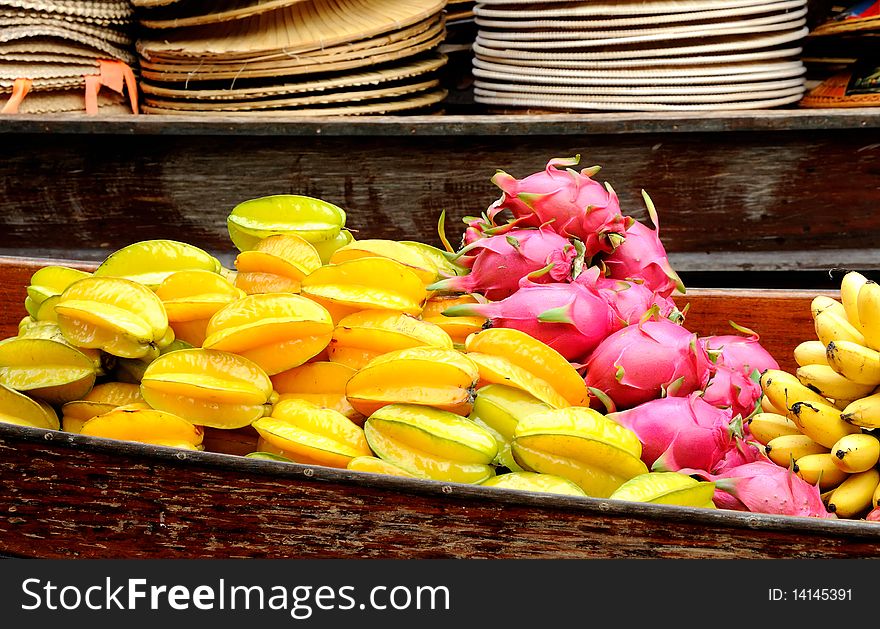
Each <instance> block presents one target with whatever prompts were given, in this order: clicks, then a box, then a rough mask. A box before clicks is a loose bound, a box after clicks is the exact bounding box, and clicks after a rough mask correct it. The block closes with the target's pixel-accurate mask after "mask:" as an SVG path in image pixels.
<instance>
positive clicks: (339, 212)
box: [226, 194, 345, 251]
mask: <svg viewBox="0 0 880 629" xmlns="http://www.w3.org/2000/svg"><path fill="white" fill-rule="evenodd" d="M344 226H345V211H343V209H342V208H340V207H337V206H335V205H333V204H332V203H328V202H327V201H322V200H321V199H315V198H313V197H308V196H303V195H297V194H276V195H271V196H266V197H259V198H256V199H250V200H248V201H244V202H242V203H239V204H238V205H236V206H235V207H234V208H233V209H232V212H231V213H230V214H229V216H228V217H227V218H226V227H227V228H228V231H229V238H230V239H231V240H232V244H234V245H235V246H236V248H237V249H238V250H239V251H248V250H249V249H253V248H254V247H255V246H256V244H257V243H258V242H259V241H260V240H262V239H263V238H267V237H269V236H272V235H275V234H296V235H297V236H301V237H302V238H305V239H306V240H308V241H309V242H310V243H312V244H315V243H319V242H324V241H328V240H334V239H335V238H336V237H337V236H338V235H339V233H340V232H341V231H342V228H343V227H344Z"/></svg>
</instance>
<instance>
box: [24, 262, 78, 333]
mask: <svg viewBox="0 0 880 629" xmlns="http://www.w3.org/2000/svg"><path fill="white" fill-rule="evenodd" d="M89 275H91V274H90V273H88V272H86V271H81V270H79V269H73V268H70V267H67V266H61V265H57V264H52V265H49V266H44V267H42V268H41V269H38V270H37V271H36V272H34V274H33V275H31V280H30V284H28V287H27V297H26V298H25V300H24V305H25V309H26V310H27V311H28V314H30V316H32V317H33V318H34V319H42V318H43V317H46V316H50V317H51V316H54V313H52V312H51V311H50V310H48V309H47V310H44V311H43V317H40V316H39V312H40V306H41V305H42V304H43V303H44V302H46V300H48V299H50V298H53V297H57V296H58V295H60V294H61V293H63V292H64V289H65V288H67V287H68V286H70V285H71V284H73V283H74V282H75V281H77V280H81V279H83V278H84V277H88V276H89ZM54 301H57V300H54ZM53 303H54V302H53Z"/></svg>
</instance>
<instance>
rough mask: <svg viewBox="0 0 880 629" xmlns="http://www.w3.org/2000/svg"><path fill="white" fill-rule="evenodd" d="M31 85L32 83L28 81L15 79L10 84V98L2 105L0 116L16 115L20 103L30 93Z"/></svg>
mask: <svg viewBox="0 0 880 629" xmlns="http://www.w3.org/2000/svg"><path fill="white" fill-rule="evenodd" d="M33 84H34V82H33V81H31V80H30V79H15V81H13V83H12V96H10V97H9V100H8V101H6V103H5V104H4V105H3V109H0V114H17V113H18V108H19V107H20V106H21V101H23V100H24V97H25V96H27V94H28V92H30V91H31V86H32V85H33Z"/></svg>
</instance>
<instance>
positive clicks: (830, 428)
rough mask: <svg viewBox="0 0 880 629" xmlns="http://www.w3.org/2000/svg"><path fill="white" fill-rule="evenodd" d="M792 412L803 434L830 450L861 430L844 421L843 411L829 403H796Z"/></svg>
mask: <svg viewBox="0 0 880 629" xmlns="http://www.w3.org/2000/svg"><path fill="white" fill-rule="evenodd" d="M791 412H792V420H794V423H795V424H797V425H798V428H800V429H801V432H802V433H803V434H805V435H807V436H808V437H810V438H811V439H812V440H813V441H815V442H816V443H820V444H822V445H823V446H825V447H826V448H829V449H830V448H831V447H832V446H833V445H834V444H835V443H837V440H838V439H840V438H841V437H843V436H844V435H850V434H853V433H856V432H859V431H860V430H861V429H860V428H859V427H858V426H853V425H852V424H850V423H847V422H846V421H844V420H843V418H842V413H841V411H839V410H838V409H836V408H834V407H833V406H831V404H828V403H826V404H821V403H818V402H795V404H794V405H792V407H791Z"/></svg>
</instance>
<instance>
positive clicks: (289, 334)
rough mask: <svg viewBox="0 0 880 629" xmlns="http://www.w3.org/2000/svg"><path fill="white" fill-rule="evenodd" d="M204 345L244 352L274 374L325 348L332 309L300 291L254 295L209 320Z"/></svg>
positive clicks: (243, 354)
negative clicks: (292, 293)
mask: <svg viewBox="0 0 880 629" xmlns="http://www.w3.org/2000/svg"><path fill="white" fill-rule="evenodd" d="M206 332H207V335H208V336H207V338H205V342H204V343H203V344H202V346H203V347H205V348H208V349H218V350H223V351H226V352H232V353H234V354H239V355H240V356H244V357H245V358H248V359H250V360H252V361H253V362H255V363H256V364H257V365H259V366H260V367H261V368H262V369H263V370H264V371H265V372H266V373H267V374H269V375H270V376H271V375H274V374H277V373H281V372H282V371H286V370H288V369H292V368H293V367H297V366H299V365H301V364H303V363H304V362H306V361H307V360H309V359H310V358H312V357H313V356H316V355H317V354H318V353H319V352H321V351H322V350H323V349H324V348H325V347H327V344H328V343H329V342H330V337H331V335H332V334H333V320H332V319H331V318H330V313H328V312H327V310H326V308H324V307H323V306H321V305H320V304H317V303H315V302H314V301H312V300H310V299H307V298H305V297H302V296H300V295H291V294H289V293H262V294H258V295H248V296H247V297H244V298H242V299H239V300H236V301H234V302H232V303H230V304H228V305H226V306H224V307H223V308H221V309H220V310H218V311H217V312H216V313H215V314H214V316H212V317H211V319H210V320H209V321H208V328H207V330H206Z"/></svg>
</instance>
